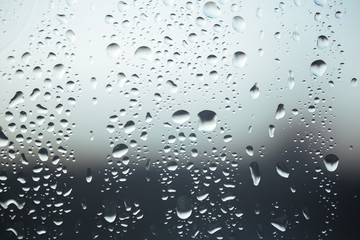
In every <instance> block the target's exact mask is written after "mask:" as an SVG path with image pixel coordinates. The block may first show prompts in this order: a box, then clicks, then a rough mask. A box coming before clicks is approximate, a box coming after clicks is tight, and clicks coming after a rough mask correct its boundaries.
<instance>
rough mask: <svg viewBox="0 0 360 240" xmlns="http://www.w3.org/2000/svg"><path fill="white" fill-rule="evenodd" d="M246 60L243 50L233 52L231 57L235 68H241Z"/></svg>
mask: <svg viewBox="0 0 360 240" xmlns="http://www.w3.org/2000/svg"><path fill="white" fill-rule="evenodd" d="M246 61H247V56H246V54H245V53H244V52H241V51H239V52H235V53H234V55H233V58H232V64H233V65H234V67H236V68H242V67H244V66H245V63H246Z"/></svg>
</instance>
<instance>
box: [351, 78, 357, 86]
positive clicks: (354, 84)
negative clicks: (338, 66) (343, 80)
mask: <svg viewBox="0 0 360 240" xmlns="http://www.w3.org/2000/svg"><path fill="white" fill-rule="evenodd" d="M357 82H358V81H357V79H356V78H353V79H351V86H353V87H356V86H357Z"/></svg>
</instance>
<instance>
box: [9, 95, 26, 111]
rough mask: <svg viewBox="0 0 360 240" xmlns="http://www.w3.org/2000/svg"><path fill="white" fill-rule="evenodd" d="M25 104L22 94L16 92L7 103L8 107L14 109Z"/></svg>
mask: <svg viewBox="0 0 360 240" xmlns="http://www.w3.org/2000/svg"><path fill="white" fill-rule="evenodd" d="M23 102H25V98H24V93H23V92H21V91H17V92H16V93H15V95H14V97H13V98H12V99H11V100H10V102H9V107H11V108H12V107H15V106H16V105H18V104H20V103H23Z"/></svg>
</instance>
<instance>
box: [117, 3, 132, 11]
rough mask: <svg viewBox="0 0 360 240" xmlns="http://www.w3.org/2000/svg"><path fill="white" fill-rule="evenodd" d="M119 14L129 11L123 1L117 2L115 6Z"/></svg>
mask: <svg viewBox="0 0 360 240" xmlns="http://www.w3.org/2000/svg"><path fill="white" fill-rule="evenodd" d="M117 8H118V10H119V12H126V11H127V10H128V9H129V5H128V4H127V3H126V2H124V1H119V2H118V4H117Z"/></svg>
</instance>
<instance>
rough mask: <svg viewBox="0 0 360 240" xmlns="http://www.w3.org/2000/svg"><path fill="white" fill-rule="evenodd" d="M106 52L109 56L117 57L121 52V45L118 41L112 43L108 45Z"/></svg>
mask: <svg viewBox="0 0 360 240" xmlns="http://www.w3.org/2000/svg"><path fill="white" fill-rule="evenodd" d="M106 53H107V55H108V56H109V58H112V59H117V58H118V57H120V54H121V50H120V46H119V45H118V44H117V43H111V44H109V45H108V46H107V47H106Z"/></svg>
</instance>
